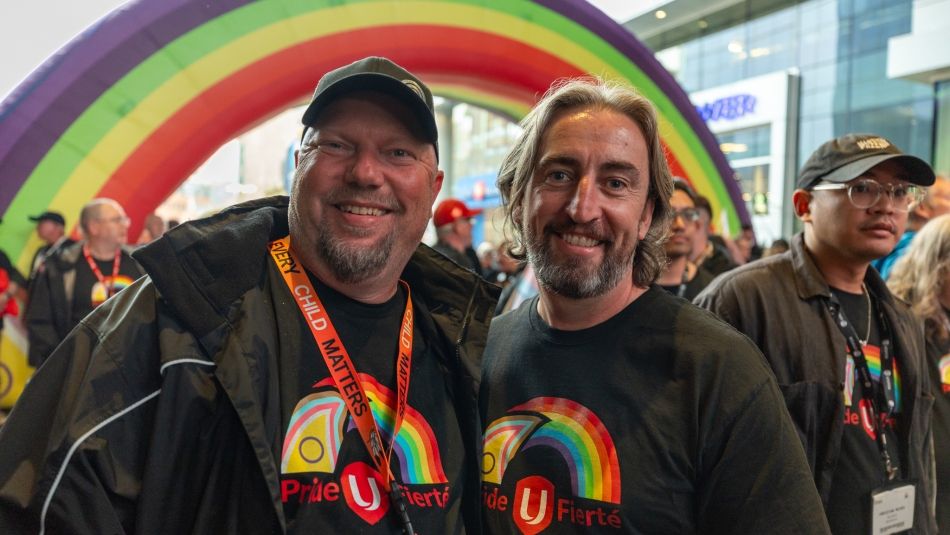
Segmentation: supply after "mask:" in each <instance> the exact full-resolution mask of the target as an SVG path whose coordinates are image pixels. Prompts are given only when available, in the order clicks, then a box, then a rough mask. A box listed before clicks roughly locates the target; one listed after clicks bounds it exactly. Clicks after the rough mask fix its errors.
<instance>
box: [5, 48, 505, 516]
mask: <svg viewBox="0 0 950 535" xmlns="http://www.w3.org/2000/svg"><path fill="white" fill-rule="evenodd" d="M303 123H304V125H305V127H306V128H305V131H304V136H303V140H302V144H301V148H300V150H299V151H298V153H297V170H296V176H295V181H294V186H293V190H292V193H291V197H290V199H289V200H288V199H287V198H284V197H275V198H269V199H262V200H258V201H252V202H249V203H246V204H242V205H237V206H234V207H231V208H229V209H227V210H225V211H223V212H222V213H220V214H217V215H215V216H212V217H210V218H207V219H204V220H200V221H195V222H191V223H186V224H182V225H179V226H177V227H175V228H174V229H172V230H170V231H169V232H167V233H166V234H165V235H163V236H162V237H161V238H159V239H158V240H156V241H154V242H152V243H150V244H149V245H147V246H145V247H144V248H142V249H140V250H138V251H137V252H136V253H135V257H136V258H137V259H138V260H139V261H140V262H141V264H142V266H143V267H144V269H145V271H146V273H147V276H146V277H143V278H142V279H139V280H138V281H137V282H136V283H135V284H133V285H132V286H131V287H130V288H128V289H126V290H125V291H123V292H121V293H120V294H119V295H117V296H116V297H115V298H113V299H111V300H110V301H108V302H107V303H106V304H104V305H103V306H101V307H99V308H97V309H96V310H95V311H94V312H93V313H92V314H91V315H90V316H88V317H86V318H85V319H83V320H82V321H81V322H80V324H79V325H78V326H77V328H76V329H74V330H73V331H72V333H71V334H70V335H69V336H68V337H67V338H66V339H65V340H64V341H63V343H62V344H61V345H60V346H59V347H58V348H57V349H56V351H54V352H53V354H52V355H51V356H50V358H49V359H48V360H47V362H46V364H45V365H44V366H43V367H42V368H41V369H40V370H39V372H38V373H37V374H36V375H35V376H34V378H33V379H32V380H31V381H30V383H29V385H28V387H27V388H26V390H25V392H24V393H23V396H22V397H21V398H20V401H19V402H18V404H17V405H16V407H15V408H14V410H13V412H12V413H11V415H10V419H9V420H8V421H7V423H6V425H5V426H4V427H3V428H2V430H0V451H3V455H0V532H2V533H5V534H9V533H36V532H40V533H44V532H49V533H216V534H223V533H268V534H269V533H357V532H360V533H412V532H414V531H415V532H419V533H462V532H463V531H464V532H466V533H478V532H479V531H480V527H479V510H478V504H479V498H480V496H479V477H478V475H479V469H480V458H479V456H478V445H479V442H478V437H479V431H480V425H479V420H478V414H477V405H476V401H475V400H476V397H475V396H476V393H477V385H478V378H479V364H480V355H481V350H482V347H483V345H484V342H485V338H486V335H487V330H488V324H489V321H490V318H491V316H492V311H493V308H494V304H495V301H496V299H497V290H496V289H494V288H493V287H491V286H490V285H488V284H487V283H485V282H484V281H482V280H481V279H480V278H479V277H477V276H475V275H474V274H472V273H470V272H466V271H464V270H462V269H460V268H458V266H456V265H455V264H453V263H452V262H450V261H448V260H446V259H445V258H444V257H442V256H441V255H439V254H437V253H435V252H434V251H432V250H431V249H429V248H428V247H426V246H424V245H419V240H420V238H421V237H422V234H423V232H424V230H425V227H426V225H427V223H428V220H429V217H430V214H431V210H432V204H433V202H434V200H435V198H436V195H437V193H438V191H439V188H440V186H441V182H442V172H441V171H439V170H438V168H437V151H436V146H437V145H436V143H437V133H436V126H435V119H434V115H433V111H432V97H431V93H430V92H429V90H428V88H426V86H425V85H424V84H423V83H422V82H421V81H420V80H419V79H418V78H416V77H415V76H413V75H412V74H410V73H409V72H407V71H405V70H404V69H403V68H401V67H399V66H398V65H396V64H394V63H392V62H391V61H389V60H387V59H384V58H378V57H372V58H366V59H363V60H360V61H357V62H355V63H353V64H350V65H347V66H344V67H341V68H339V69H336V70H334V71H331V72H330V73H328V74H326V75H325V76H324V77H323V78H322V79H321V80H320V82H319V84H318V85H317V89H316V91H315V93H314V97H313V99H312V101H311V103H310V105H309V107H308V108H307V111H306V112H305V113H304V119H303Z"/></svg>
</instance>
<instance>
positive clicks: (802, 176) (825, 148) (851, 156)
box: [798, 134, 935, 189]
mask: <svg viewBox="0 0 950 535" xmlns="http://www.w3.org/2000/svg"><path fill="white" fill-rule="evenodd" d="M887 160H895V161H897V163H899V164H901V165H902V166H903V167H904V169H905V170H906V171H907V177H906V178H907V180H908V181H909V182H913V183H914V184H917V185H918V186H930V185H932V184H933V183H934V180H935V177H934V171H933V169H932V168H931V167H930V165H928V164H927V162H925V161H923V160H921V159H920V158H918V157H916V156H911V155H910V154H904V153H903V152H901V150H900V149H899V148H897V147H896V146H894V144H893V143H891V142H890V141H888V140H886V139H884V138H883V137H881V136H878V135H875V134H846V135H843V136H841V137H837V138H835V139H832V140H830V141H826V142H824V143H823V144H822V145H821V146H820V147H818V149H817V150H815V152H813V153H812V154H811V156H809V158H808V161H807V162H805V165H804V166H802V169H801V171H799V173H798V187H799V188H801V189H810V188H812V187H814V186H815V185H817V184H818V183H819V182H822V181H824V182H834V183H839V184H840V183H843V182H848V181H849V180H852V179H855V178H857V177H859V176H861V175H862V174H864V173H865V172H866V171H867V170H868V169H870V168H872V167H874V166H875V165H877V164H879V163H881V162H884V161H887Z"/></svg>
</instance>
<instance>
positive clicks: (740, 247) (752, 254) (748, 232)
mask: <svg viewBox="0 0 950 535" xmlns="http://www.w3.org/2000/svg"><path fill="white" fill-rule="evenodd" d="M727 244H728V242H727ZM733 244H734V247H733V248H732V255H733V260H735V262H736V264H739V265H742V264H748V263H749V262H751V261H753V260H758V259H760V258H762V247H760V246H759V244H758V243H756V241H755V231H754V230H752V225H750V224H749V223H743V224H742V230H741V231H740V232H739V235H738V236H736V239H735V240H734V241H733Z"/></svg>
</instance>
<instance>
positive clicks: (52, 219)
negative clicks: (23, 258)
mask: <svg viewBox="0 0 950 535" xmlns="http://www.w3.org/2000/svg"><path fill="white" fill-rule="evenodd" d="M29 219H30V221H33V222H35V223H36V235H37V236H39V238H40V239H41V240H43V242H44V244H43V245H42V246H41V247H40V248H39V249H37V250H36V254H34V255H33V260H32V261H31V262H30V277H29V278H30V280H31V281H32V280H33V279H34V278H35V277H36V273H37V271H38V270H40V269H42V268H43V263H44V262H45V261H46V258H47V257H48V256H50V255H52V254H54V253H55V252H56V251H58V250H59V249H60V248H62V247H65V246H67V245H70V244H72V243H75V242H74V241H73V240H71V239H70V238H69V237H67V236H66V218H64V217H63V214H61V213H59V212H43V213H41V214H39V215H35V216H30V217H29Z"/></svg>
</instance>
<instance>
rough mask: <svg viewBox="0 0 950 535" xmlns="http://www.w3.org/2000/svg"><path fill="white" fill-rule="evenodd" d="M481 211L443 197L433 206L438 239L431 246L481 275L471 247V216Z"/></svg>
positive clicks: (433, 221)
mask: <svg viewBox="0 0 950 535" xmlns="http://www.w3.org/2000/svg"><path fill="white" fill-rule="evenodd" d="M480 213H482V211H481V210H480V209H475V210H472V209H470V208H469V207H468V206H465V203H463V202H462V201H460V200H458V199H445V200H444V201H442V202H440V203H439V205H438V206H436V207H435V214H434V215H433V217H432V224H433V225H435V234H436V237H437V238H438V241H437V242H436V244H435V245H433V246H432V248H433V249H435V250H436V251H439V252H440V253H442V254H444V255H445V256H447V257H449V258H450V259H451V260H452V261H453V262H455V263H456V264H458V265H460V266H462V267H464V268H465V269H470V270H472V271H474V272H475V273H477V274H478V275H482V266H481V263H480V262H479V261H478V255H477V254H476V253H475V249H473V248H472V227H473V226H474V225H473V224H472V218H473V217H475V216H477V215H478V214H480Z"/></svg>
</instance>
